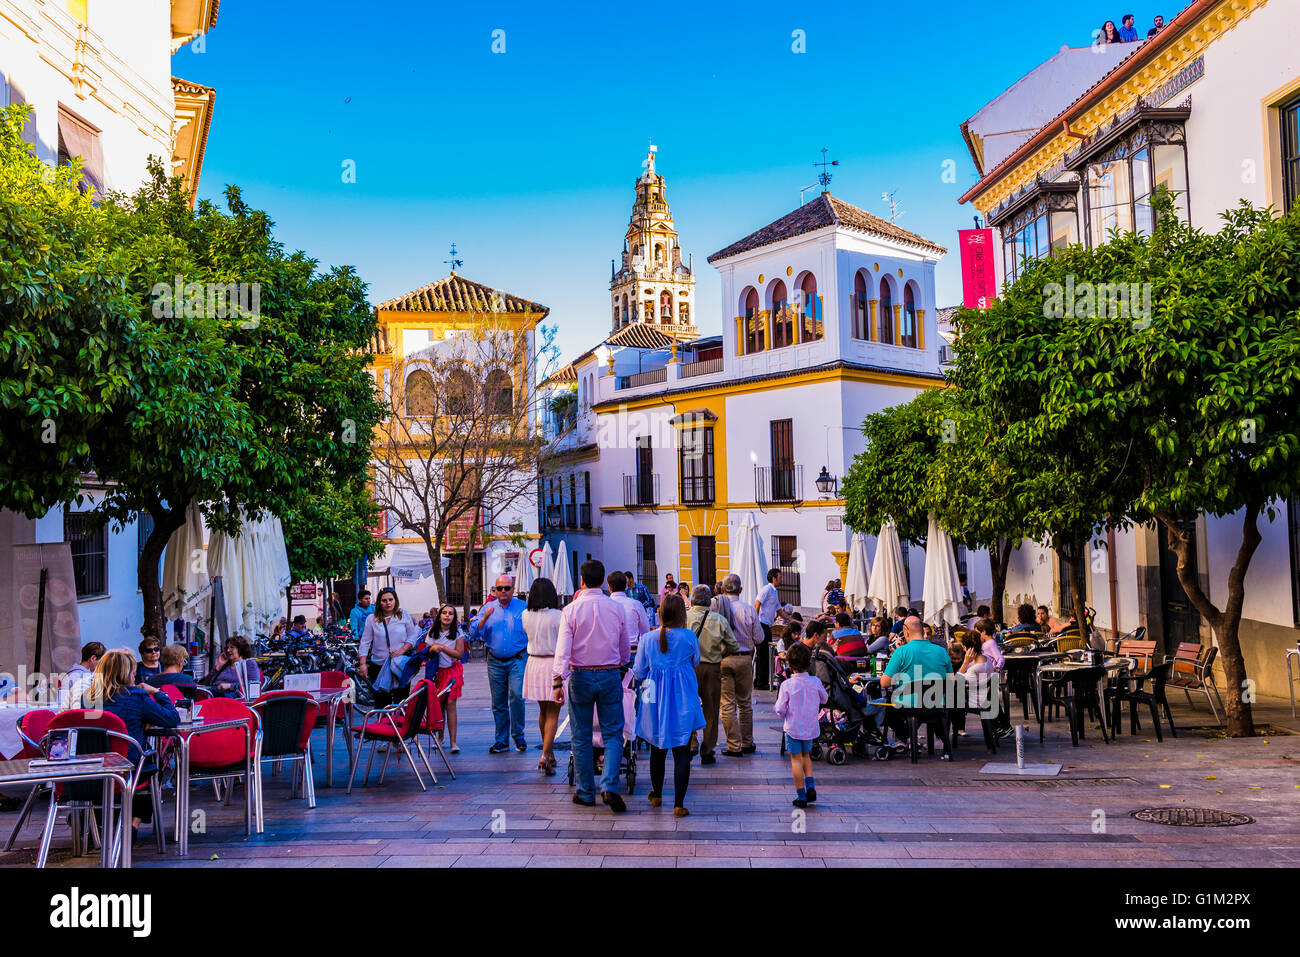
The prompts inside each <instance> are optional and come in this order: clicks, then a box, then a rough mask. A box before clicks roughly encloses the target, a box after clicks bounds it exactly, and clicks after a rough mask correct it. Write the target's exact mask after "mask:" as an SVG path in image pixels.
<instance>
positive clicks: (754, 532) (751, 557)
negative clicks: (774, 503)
mask: <svg viewBox="0 0 1300 957" xmlns="http://www.w3.org/2000/svg"><path fill="white" fill-rule="evenodd" d="M731 561H732V565H731V571H732V574H734V575H737V576H739V578H740V594H741V595H742V596H743V597H744V599H745V600H746V601H747V602H752V601H753V600H754V599H755V598H757V597H758V593H759V592H760V591H762V589H763V585H764V584H765V583H766V581H767V562H766V561H764V560H763V547H762V544H761V541H760V539H759V535H758V522H756V521H755V520H754V513H753V512H747V513H746V514H745V517H744V518H743V519H742V520H741V522H740V524H739V525H738V526H736V540H735V542H734V543H733V545H732V549H731Z"/></svg>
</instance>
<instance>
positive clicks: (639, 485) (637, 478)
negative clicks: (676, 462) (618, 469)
mask: <svg viewBox="0 0 1300 957" xmlns="http://www.w3.org/2000/svg"><path fill="white" fill-rule="evenodd" d="M623 504H624V506H626V507H627V508H657V507H658V505H659V473H658V472H638V473H637V474H636V475H624V476H623Z"/></svg>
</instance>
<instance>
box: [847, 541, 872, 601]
mask: <svg viewBox="0 0 1300 957" xmlns="http://www.w3.org/2000/svg"><path fill="white" fill-rule="evenodd" d="M868 569H869V563H868V562H867V536H865V535H863V534H862V533H861V532H858V533H857V534H856V535H854V536H853V541H852V543H851V544H850V545H849V577H848V580H847V581H845V582H844V597H845V598H847V599H848V602H849V607H850V608H851V609H853V610H854V611H859V610H861V609H862V608H864V607H866V604H867V602H868V601H869V600H870V599H869V598H868V595H867V593H868V592H869V591H870V590H871V583H870V581H869V580H868V578H869V573H868Z"/></svg>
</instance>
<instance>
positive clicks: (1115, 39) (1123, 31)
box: [1093, 13, 1165, 43]
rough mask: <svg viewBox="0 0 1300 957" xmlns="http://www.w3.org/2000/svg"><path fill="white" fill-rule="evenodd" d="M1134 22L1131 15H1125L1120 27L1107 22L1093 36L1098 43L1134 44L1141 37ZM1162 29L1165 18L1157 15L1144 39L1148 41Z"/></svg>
mask: <svg viewBox="0 0 1300 957" xmlns="http://www.w3.org/2000/svg"><path fill="white" fill-rule="evenodd" d="M1135 21H1136V18H1135V17H1134V16H1133V14H1131V13H1126V14H1124V16H1122V17H1121V18H1120V24H1121V26H1118V27H1117V26H1115V21H1114V20H1107V21H1106V22H1105V23H1103V24H1102V25H1101V29H1100V30H1099V31H1098V32H1097V33H1095V34H1093V36H1094V38H1095V39H1096V40H1097V42H1099V43H1136V42H1137V41H1138V40H1139V39H1141V37H1139V36H1138V31H1137V27H1136V26H1134V23H1135ZM1164 28H1165V18H1164V17H1162V16H1160V15H1159V14H1157V15H1156V17H1155V19H1154V20H1153V21H1152V24H1151V29H1150V30H1148V31H1147V35H1146V39H1148V40H1150V39H1151V38H1152V37H1153V36H1155V35H1156V34H1157V33H1159V32H1160V31H1161V30H1163V29H1164Z"/></svg>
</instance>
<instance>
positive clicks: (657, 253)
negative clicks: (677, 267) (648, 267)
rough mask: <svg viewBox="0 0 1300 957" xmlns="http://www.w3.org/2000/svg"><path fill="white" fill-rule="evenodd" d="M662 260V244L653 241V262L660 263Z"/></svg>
mask: <svg viewBox="0 0 1300 957" xmlns="http://www.w3.org/2000/svg"><path fill="white" fill-rule="evenodd" d="M663 261H664V244H663V243H655V262H657V263H662V262H663Z"/></svg>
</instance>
